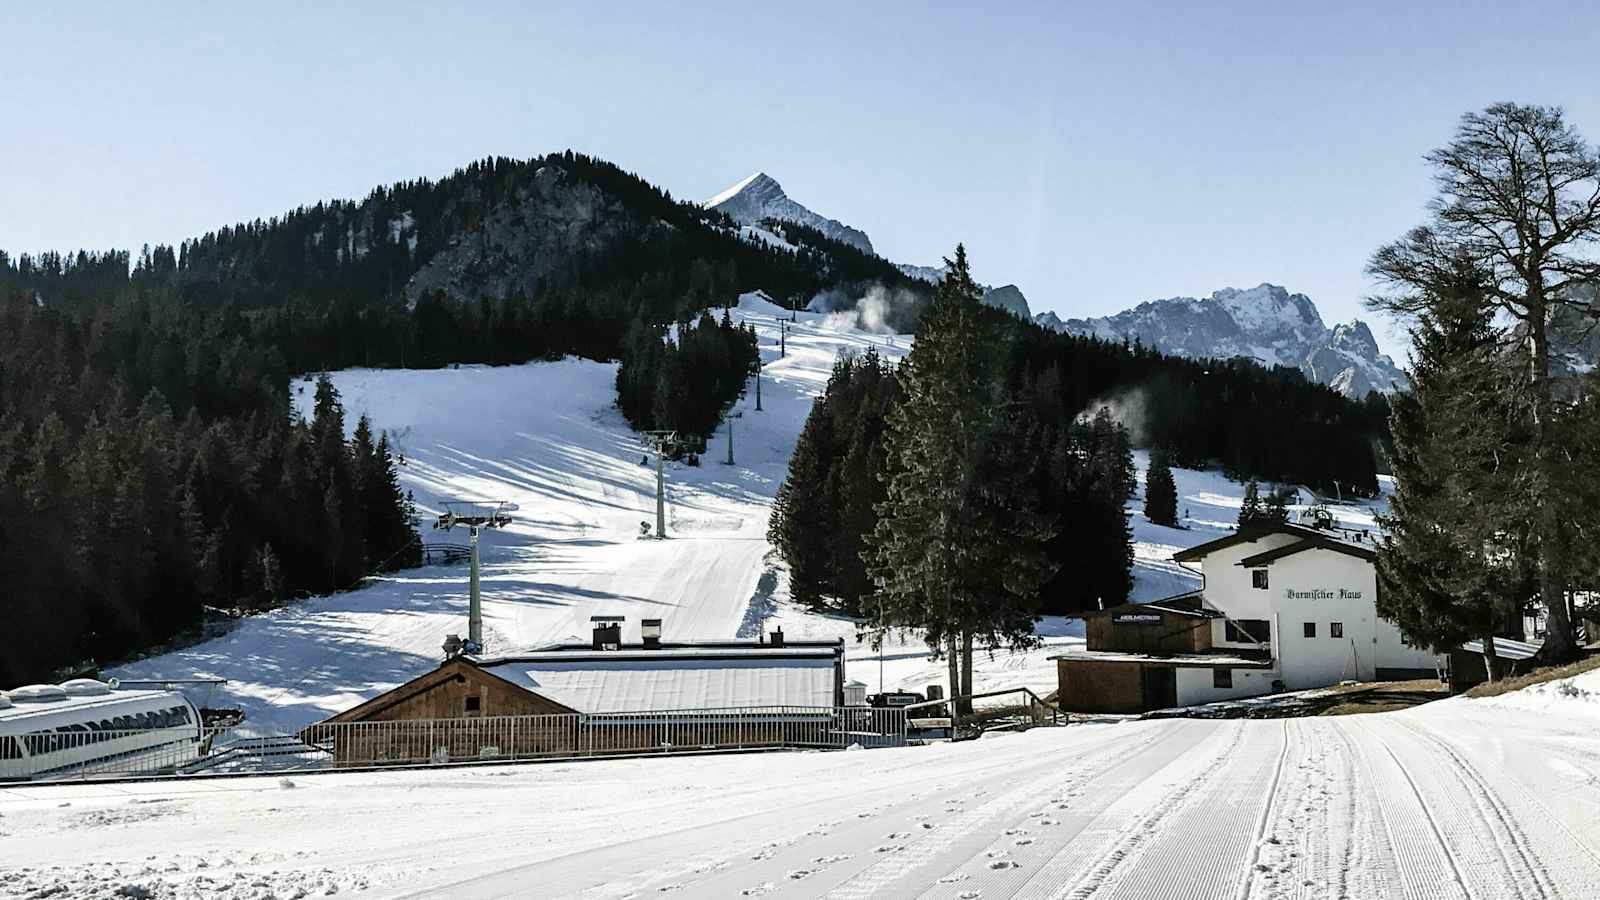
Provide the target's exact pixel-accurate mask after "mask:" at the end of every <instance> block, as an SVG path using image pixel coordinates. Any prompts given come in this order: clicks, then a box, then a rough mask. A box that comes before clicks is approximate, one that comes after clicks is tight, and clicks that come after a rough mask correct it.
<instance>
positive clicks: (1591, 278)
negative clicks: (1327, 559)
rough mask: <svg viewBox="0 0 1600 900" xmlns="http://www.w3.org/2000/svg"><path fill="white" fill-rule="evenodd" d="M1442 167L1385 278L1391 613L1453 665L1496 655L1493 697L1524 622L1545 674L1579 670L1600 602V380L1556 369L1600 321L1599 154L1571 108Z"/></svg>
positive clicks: (1475, 132) (1497, 136)
mask: <svg viewBox="0 0 1600 900" xmlns="http://www.w3.org/2000/svg"><path fill="white" fill-rule="evenodd" d="M1427 158H1428V161H1429V163H1430V164H1431V166H1432V168H1433V172H1434V181H1435V184H1436V186H1437V188H1438V194H1437V196H1436V198H1435V199H1434V201H1433V202H1432V204H1430V210H1431V216H1430V218H1429V220H1428V221H1427V222H1426V223H1425V224H1423V225H1420V226H1418V227H1416V228H1414V229H1413V230H1411V231H1410V232H1408V233H1407V234H1406V235H1404V236H1403V237H1401V238H1400V239H1399V240H1397V241H1394V242H1392V243H1390V244H1388V245H1385V246H1384V247H1382V248H1380V249H1379V250H1378V251H1377V252H1376V253H1375V254H1374V255H1373V257H1372V260H1371V262H1370V264H1369V272H1370V273H1371V274H1372V275H1373V276H1375V277H1376V278H1378V279H1379V280H1380V281H1381V282H1382V283H1384V284H1385V285H1387V287H1388V289H1389V290H1388V292H1387V293H1385V294H1384V295H1382V296H1380V297H1378V298H1376V299H1374V300H1373V301H1372V303H1371V305H1372V306H1373V307H1374V308H1376V309H1379V310H1382V311H1385V312H1389V313H1392V314H1396V315H1399V316H1400V317H1402V318H1403V319H1404V320H1405V321H1407V322H1409V323H1410V325H1411V337H1412V345H1413V346H1412V354H1411V368H1412V386H1411V390H1410V391H1409V392H1407V393H1406V394H1403V395H1401V396H1399V397H1397V398H1396V399H1395V402H1394V404H1393V406H1394V409H1393V414H1392V420H1391V425H1392V432H1393V459H1392V464H1393V469H1394V474H1395V478H1396V487H1395V493H1394V495H1393V497H1392V498H1391V502H1390V511H1389V515H1388V516H1387V517H1385V519H1384V520H1383V526H1384V531H1385V538H1384V541H1383V543H1382V544H1381V545H1380V548H1379V553H1378V576H1379V584H1380V588H1381V590H1380V592H1379V604H1380V606H1379V609H1380V611H1381V612H1383V614H1384V615H1385V616H1388V617H1389V618H1391V619H1393V620H1394V621H1396V622H1397V623H1398V624H1399V626H1400V628H1401V630H1402V631H1403V632H1404V633H1405V634H1406V636H1407V637H1408V638H1409V639H1410V640H1412V641H1414V642H1417V643H1421V644H1425V645H1427V646H1430V647H1433V648H1436V649H1440V650H1445V649H1449V648H1452V647H1455V646H1458V645H1459V644H1460V643H1461V642H1462V641H1465V640H1469V639H1483V640H1484V642H1485V650H1486V654H1487V656H1488V666H1487V667H1488V670H1489V671H1488V675H1489V677H1490V678H1491V679H1492V678H1495V677H1497V675H1498V674H1499V668H1500V664H1499V663H1498V662H1497V660H1496V658H1495V653H1494V642H1493V640H1492V638H1493V637H1494V636H1496V635H1510V636H1515V637H1522V636H1523V634H1522V619H1523V615H1524V613H1525V612H1530V611H1533V610H1538V611H1540V612H1542V613H1543V615H1544V617H1545V620H1546V631H1547V633H1546V635H1545V637H1544V641H1543V645H1542V647H1541V650H1540V656H1541V658H1543V659H1544V660H1545V661H1547V662H1563V661H1566V660H1570V659H1572V658H1574V657H1575V656H1576V655H1577V653H1578V644H1577V640H1576V637H1577V635H1576V628H1575V623H1574V615H1573V613H1574V611H1575V609H1576V608H1577V607H1578V606H1579V605H1580V604H1581V602H1582V601H1583V600H1586V599H1587V600H1589V602H1590V603H1593V599H1592V598H1593V597H1594V596H1595V593H1594V592H1595V591H1596V590H1597V589H1600V552H1597V550H1596V549H1595V548H1596V547H1597V546H1600V502H1597V501H1600V399H1597V397H1600V378H1597V377H1596V376H1595V375H1594V374H1593V372H1592V371H1591V373H1590V374H1588V375H1582V374H1577V373H1575V372H1572V371H1569V370H1568V369H1566V368H1563V367H1562V366H1560V365H1558V362H1559V357H1560V355H1561V352H1562V348H1563V343H1562V342H1563V340H1564V339H1567V338H1570V337H1571V335H1570V334H1563V333H1562V326H1563V325H1564V324H1565V325H1568V326H1571V325H1576V326H1578V327H1579V328H1582V329H1588V328H1593V327H1594V323H1595V321H1596V319H1597V318H1600V306H1597V305H1596V304H1595V303H1594V301H1593V298H1594V297H1595V296H1596V287H1597V285H1600V263H1596V262H1595V259H1596V251H1597V250H1600V152H1597V151H1596V149H1595V148H1594V147H1593V146H1592V145H1590V144H1589V143H1588V142H1587V141H1585V140H1584V138H1583V137H1582V135H1580V134H1579V133H1578V131H1577V129H1576V128H1574V127H1573V126H1572V125H1571V124H1570V123H1568V122H1567V121H1566V118H1565V115H1564V114H1563V112H1562V111H1561V110H1560V109H1558V108H1553V107H1543V106H1524V105H1519V104H1514V103H1500V104H1496V105H1494V106H1490V107H1488V108H1487V109H1485V110H1482V111H1480V112H1473V113H1468V114H1467V115H1465V116H1463V117H1462V118H1461V120H1460V123H1459V126H1458V128H1457V130H1456V133H1455V135H1454V136H1453V137H1452V139H1451V141H1450V142H1449V143H1448V144H1446V145H1445V146H1444V147H1442V148H1440V149H1438V150H1435V151H1433V152H1432V153H1430V154H1429V155H1428V157H1427ZM1588 362H1590V363H1592V362H1593V360H1589V361H1588ZM1580 368H1581V367H1580ZM1591 637H1592V636H1591Z"/></svg>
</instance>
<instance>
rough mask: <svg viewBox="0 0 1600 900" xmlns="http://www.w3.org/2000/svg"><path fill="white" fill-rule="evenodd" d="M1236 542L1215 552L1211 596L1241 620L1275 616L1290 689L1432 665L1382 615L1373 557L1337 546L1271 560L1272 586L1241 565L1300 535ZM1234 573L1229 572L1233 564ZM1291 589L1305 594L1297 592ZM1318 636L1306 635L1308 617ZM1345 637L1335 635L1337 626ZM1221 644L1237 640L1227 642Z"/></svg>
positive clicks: (1276, 646) (1210, 563) (1209, 566)
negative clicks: (1258, 584) (1256, 582)
mask: <svg viewBox="0 0 1600 900" xmlns="http://www.w3.org/2000/svg"><path fill="white" fill-rule="evenodd" d="M1272 537H1274V538H1277V539H1278V540H1277V541H1275V542H1274V543H1273V544H1271V545H1269V543H1268V541H1267V540H1261V541H1253V542H1251V543H1248V544H1240V545H1237V546H1235V547H1229V548H1227V549H1226V550H1223V551H1219V552H1217V553H1214V554H1212V555H1211V556H1208V557H1207V558H1206V559H1205V562H1204V570H1205V573H1206V589H1205V591H1206V602H1207V603H1209V604H1210V605H1212V606H1214V607H1216V608H1217V609H1219V610H1221V611H1222V612H1223V613H1225V614H1227V615H1228V616H1231V617H1232V618H1235V619H1263V618H1264V619H1268V620H1270V621H1271V622H1272V628H1273V653H1274V655H1275V656H1276V657H1277V659H1278V661H1279V662H1278V664H1279V667H1280V669H1281V671H1282V673H1283V675H1282V678H1283V681H1284V687H1286V688H1287V689H1289V690H1291V691H1296V690H1305V689H1307V688H1315V687H1324V686H1326V685H1330V684H1337V683H1339V682H1341V681H1345V680H1352V681H1371V680H1373V679H1374V678H1376V676H1377V670H1378V669H1379V668H1417V669H1424V668H1432V667H1433V666H1434V665H1435V663H1436V662H1437V660H1436V659H1435V657H1434V655H1433V654H1431V653H1429V652H1428V651H1427V650H1425V649H1422V648H1416V647H1408V646H1406V645H1405V642H1404V641H1402V640H1401V638H1400V632H1399V629H1397V628H1396V627H1395V626H1394V625H1393V624H1392V623H1389V622H1386V621H1384V620H1382V619H1380V618H1379V617H1378V614H1377V597H1378V576H1377V569H1376V568H1374V566H1373V565H1372V563H1370V562H1368V561H1367V560H1364V559H1360V558H1359V557H1355V556H1351V555H1349V554H1347V553H1340V552H1338V551H1336V550H1326V549H1311V550H1304V551H1302V552H1300V553H1296V554H1294V555H1293V556H1285V557H1283V558H1281V559H1278V560H1276V561H1274V562H1273V563H1272V564H1271V565H1269V566H1267V567H1266V568H1267V582H1268V586H1267V588H1266V589H1265V590H1263V589H1260V588H1254V587H1251V580H1250V570H1249V569H1246V568H1244V567H1242V566H1239V565H1236V563H1237V562H1238V561H1239V560H1241V559H1243V558H1244V557H1246V556H1252V555H1254V554H1256V553H1261V552H1264V551H1265V550H1266V549H1269V547H1270V546H1274V545H1275V546H1283V545H1284V544H1285V543H1290V542H1292V541H1294V540H1295V538H1291V537H1289V536H1288V535H1273V536H1272ZM1230 568H1231V569H1232V572H1227V571H1226V570H1227V569H1230ZM1291 592H1293V593H1296V594H1300V595H1301V596H1290V594H1291ZM1306 622H1313V623H1315V624H1316V636H1315V637H1311V638H1308V637H1306V636H1305V623H1306ZM1335 622H1338V623H1340V624H1341V625H1343V626H1344V636H1343V637H1342V638H1335V637H1333V636H1332V628H1331V626H1332V624H1333V623H1335ZM1222 646H1238V645H1235V644H1223V645H1222Z"/></svg>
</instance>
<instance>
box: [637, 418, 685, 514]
mask: <svg viewBox="0 0 1600 900" xmlns="http://www.w3.org/2000/svg"><path fill="white" fill-rule="evenodd" d="M644 436H645V440H647V441H649V442H650V448H651V449H652V450H654V451H655V454H656V537H657V538H664V537H666V536H667V452H668V451H669V450H671V449H672V447H673V445H674V444H675V443H677V440H678V433H677V432H676V431H646V432H645V433H644Z"/></svg>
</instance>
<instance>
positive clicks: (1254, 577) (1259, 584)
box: [1250, 569, 1267, 591]
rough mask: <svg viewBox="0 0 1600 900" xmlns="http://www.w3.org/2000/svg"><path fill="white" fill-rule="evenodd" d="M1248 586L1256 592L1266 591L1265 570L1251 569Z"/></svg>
mask: <svg viewBox="0 0 1600 900" xmlns="http://www.w3.org/2000/svg"><path fill="white" fill-rule="evenodd" d="M1250 586H1251V587H1253V588H1256V589H1258V590H1263V591H1264V590H1266V589H1267V570H1266V569H1251V570H1250Z"/></svg>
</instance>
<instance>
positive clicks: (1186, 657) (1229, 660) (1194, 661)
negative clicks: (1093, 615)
mask: <svg viewBox="0 0 1600 900" xmlns="http://www.w3.org/2000/svg"><path fill="white" fill-rule="evenodd" d="M1050 658H1051V659H1082V660H1093V661H1095V662H1126V663H1148V664H1151V665H1158V666H1174V667H1177V668H1201V669H1220V668H1224V667H1226V668H1230V669H1270V668H1272V660H1270V659H1252V658H1250V657H1248V656H1231V655H1224V654H1220V653H1174V654H1171V655H1169V656H1157V655H1155V654H1152V653H1121V652H1118V651H1114V650H1069V651H1067V652H1066V653H1057V654H1055V655H1054V656H1051V657H1050Z"/></svg>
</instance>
